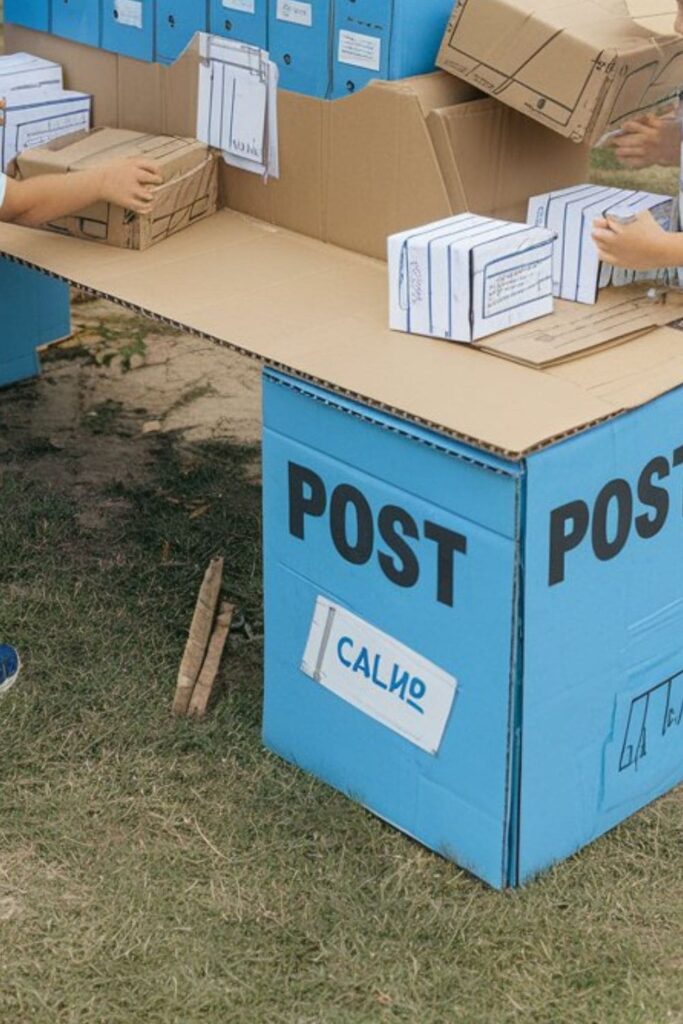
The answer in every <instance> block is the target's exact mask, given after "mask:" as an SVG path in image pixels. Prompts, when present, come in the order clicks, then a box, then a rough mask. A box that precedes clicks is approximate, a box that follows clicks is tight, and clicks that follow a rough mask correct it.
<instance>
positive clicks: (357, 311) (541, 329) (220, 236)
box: [0, 26, 683, 457]
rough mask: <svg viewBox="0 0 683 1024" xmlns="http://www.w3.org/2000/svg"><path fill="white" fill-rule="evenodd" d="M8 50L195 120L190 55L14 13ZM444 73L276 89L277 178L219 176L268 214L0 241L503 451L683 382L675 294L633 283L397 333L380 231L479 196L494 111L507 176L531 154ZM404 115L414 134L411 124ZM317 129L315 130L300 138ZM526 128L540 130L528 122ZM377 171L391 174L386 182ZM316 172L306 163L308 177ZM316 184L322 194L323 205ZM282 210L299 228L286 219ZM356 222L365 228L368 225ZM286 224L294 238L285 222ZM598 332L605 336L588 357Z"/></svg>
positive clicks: (100, 112) (74, 277)
mask: <svg viewBox="0 0 683 1024" xmlns="http://www.w3.org/2000/svg"><path fill="white" fill-rule="evenodd" d="M7 45H8V47H9V49H10V50H11V51H18V50H25V51H29V52H33V53H36V54H38V55H41V56H46V57H50V58H52V59H55V60H57V61H59V62H61V63H62V64H63V65H64V68H65V71H66V76H67V84H68V85H69V86H70V87H72V88H77V89H88V90H89V91H91V92H93V94H94V96H95V120H96V123H97V124H106V123H108V124H111V125H115V126H119V125H120V126H122V127H126V128H131V129H137V130H147V131H162V132H168V133H175V134H187V132H188V131H189V130H191V125H192V124H193V123H194V122H193V118H194V112H195V102H196V95H195V94H194V93H193V92H192V88H191V85H192V82H193V81H194V80H195V79H194V76H193V75H190V74H189V72H188V71H187V70H184V69H185V68H186V65H187V64H188V62H189V61H191V59H192V55H191V54H188V55H187V56H186V57H185V58H183V59H182V60H181V61H180V62H179V64H178V65H176V66H175V67H174V68H170V69H164V68H162V67H158V66H154V65H145V64H141V63H137V62H135V61H132V60H129V59H127V58H118V57H116V56H114V55H113V54H108V53H104V52H100V51H96V50H90V49H88V48H87V47H81V46H78V45H77V44H73V43H68V42H65V41H64V40H59V39H55V38H53V37H50V36H47V35H42V34H40V33H33V32H30V31H28V30H23V29H18V28H16V27H13V26H8V27H7ZM453 82H454V80H451V79H449V77H448V76H445V75H444V76H442V75H435V76H429V77H427V78H424V79H418V80H412V81H411V82H407V83H397V84H396V85H394V86H388V85H381V84H378V85H377V86H370V87H369V88H368V89H366V90H364V91H363V92H361V93H359V94H358V96H357V97H355V98H352V99H348V100H342V101H339V102H338V103H334V104H330V105H326V104H324V103H323V102H322V101H315V100H310V99H306V98H305V97H299V96H293V95H287V94H285V93H283V94H281V101H280V102H281V106H280V116H281V126H282V164H283V177H282V179H281V181H280V182H278V183H271V184H270V185H268V186H266V185H263V184H262V183H261V182H260V181H259V180H258V179H253V178H251V177H250V176H247V175H246V174H245V173H244V172H239V171H234V170H232V169H229V168H225V169H224V171H223V185H224V188H225V189H227V195H228V198H229V199H230V201H231V203H232V204H234V205H236V206H237V207H238V209H240V210H242V211H244V212H247V213H250V214H253V215H255V214H258V213H260V214H261V216H262V219H261V220H254V219H251V218H250V217H245V216H244V215H243V214H242V213H240V212H235V211H234V210H227V209H224V210H222V211H221V212H220V213H218V214H217V215H216V216H215V217H212V218H210V219H209V220H207V221H204V222H203V223H201V224H197V225H196V226H194V227H193V228H192V229H191V230H189V231H187V232H184V233H182V234H180V235H177V236H175V237H173V238H170V239H168V240H167V241H165V242H164V244H163V245H162V246H159V247H157V248H156V249H152V250H150V251H148V252H143V253H132V252H125V251H123V250H116V249H111V248H106V247H99V246H94V245H93V244H92V243H89V242H83V241H80V240H78V239H71V238H62V237H59V236H56V235H50V234H48V233H44V232H35V231H29V230H27V229H24V228H20V227H16V226H10V225H4V226H2V227H1V228H0V253H3V254H5V255H7V256H8V257H9V258H11V259H14V260H17V261H18V262H21V263H24V264H25V265H27V266H31V267H35V268H38V269H41V270H43V271H45V272H47V273H49V274H51V275H53V276H55V277H58V278H61V279H63V280H66V281H70V282H73V283H75V284H77V285H79V286H80V287H83V288H85V289H87V290H90V291H92V292H95V293H98V294H101V295H104V296H107V297H109V298H111V299H113V300H114V301H116V302H119V303H121V304H124V305H126V306H129V307H131V308H133V309H136V310H139V311H140V312H143V313H145V314H148V315H150V316H153V317H156V318H158V319H160V320H162V321H165V322H168V323H171V324H174V325H177V326H179V327H181V328H183V329H185V330H188V331H191V332H193V333H196V334H199V335H202V336H205V337H207V338H210V339H212V340H214V341H216V342H219V343H224V344H227V345H230V346H231V347H233V348H235V349H237V350H239V351H242V352H245V353H248V354H249V355H252V356H255V357H257V358H259V359H262V360H264V361H266V362H268V363H269V364H271V365H273V366H275V367H278V368H282V369H284V370H286V371H288V372H290V373H293V374H296V375H299V376H301V377H305V378H308V379H310V380H313V381H317V382H321V383H323V384H325V385H327V386H328V387H330V388H331V389H333V390H335V391H338V392H340V393H342V394H346V395H350V396H353V397H356V398H358V399H359V400H361V401H363V402H365V403H367V404H369V405H371V406H374V407H375V408H378V409H385V410H391V411H393V412H395V413H396V414H398V415H400V416H403V417H405V418H407V419H410V420H412V421H414V422H416V423H423V424H427V425H429V426H431V427H434V428H435V429H437V430H439V431H441V432H443V433H446V434H449V435H451V436H453V437H455V438H458V439H461V440H464V441H467V442H470V443H473V444H476V445H477V446H479V447H481V448H483V449H487V450H489V451H492V452H497V453H500V454H504V455H508V456H514V457H517V456H520V455H523V454H524V453H527V452H530V451H534V450H536V449H538V448H542V447H545V446H546V445H548V444H550V443H552V442H553V441H556V440H558V439H560V438H562V437H565V436H568V435H570V434H572V433H575V432H577V431H581V430H584V429H586V428H587V427H588V426H590V425H593V424H595V423H597V422H600V421H602V420H606V419H609V418H610V417H614V416H616V415H618V414H619V413H621V412H623V411H624V410H627V409H629V408H633V407H634V406H637V405H641V404H643V403H646V402H648V401H650V400H651V399H653V398H655V397H656V396H658V395H660V394H662V393H663V392H665V391H667V390H671V389H673V388H675V387H677V386H679V385H680V384H681V383H683V334H681V333H679V332H678V331H677V330H674V329H672V328H669V327H666V326H664V327H661V328H659V329H658V327H657V325H658V324H661V323H662V322H665V323H666V322H668V321H669V320H673V319H675V317H676V315H677V313H676V309H675V303H674V308H668V307H667V306H662V305H661V304H657V303H653V302H651V301H649V300H646V299H645V298H644V297H643V296H644V289H641V290H640V291H638V292H637V293H635V297H634V296H633V294H631V295H628V296H627V295H626V294H625V293H624V294H622V293H621V292H618V293H614V295H613V297H612V298H611V299H610V300H609V301H608V302H607V303H604V302H601V303H599V304H598V306H596V307H595V308H594V309H592V310H590V311H589V312H587V311H586V310H585V308H584V307H582V308H581V309H580V311H579V312H578V313H577V312H576V310H575V308H574V307H569V308H568V309H566V310H563V309H562V307H560V312H559V313H558V314H557V315H556V316H555V317H554V318H547V319H544V320H541V321H538V322H537V323H535V324H533V325H525V327H524V328H521V329H519V330H520V331H521V332H522V333H521V334H520V335H518V336H516V337H515V332H509V333H505V334H502V335H499V336H497V337H495V338H492V339H487V347H488V349H489V351H482V350H480V349H479V348H478V347H474V348H470V347H467V348H465V347H461V346H458V345H454V344H448V343H446V342H443V341H435V340H429V339H424V338H417V337H412V336H409V335H402V334H397V333H392V332H391V331H389V329H388V327H387V304H388V303H387V270H386V265H385V264H384V263H383V262H380V261H379V260H378V259H373V258H370V257H369V256H368V255H367V254H366V250H372V252H371V255H380V254H381V255H383V250H382V252H381V253H380V244H379V240H380V238H383V237H384V234H385V233H386V234H388V233H389V232H390V231H392V230H397V229H398V228H400V227H404V226H409V225H410V223H412V222H415V223H418V224H420V223H425V222H427V221H429V220H430V219H435V218H436V217H438V216H448V215H449V214H450V213H452V212H453V210H454V207H453V206H452V205H451V200H450V199H449V194H450V195H451V196H453V195H455V194H456V193H457V189H458V188H459V187H460V185H462V188H463V194H464V195H465V197H467V196H468V194H469V195H470V196H471V195H472V194H474V192H475V191H476V188H477V187H478V182H477V178H478V176H479V175H478V174H477V168H476V167H472V168H471V169H470V175H471V176H470V178H468V179H467V180H466V181H463V169H462V161H459V160H458V156H457V153H458V150H457V145H460V146H462V150H461V152H463V153H464V152H466V151H467V150H468V149H469V147H470V146H473V145H474V143H475V141H480V140H481V138H482V137H483V138H484V139H485V140H486V139H489V140H491V139H494V140H497V141H496V144H497V143H498V141H499V140H500V137H501V136H500V131H502V130H503V129H501V128H500V127H499V126H500V125H503V126H504V133H503V134H505V133H510V137H509V139H508V143H507V146H508V148H507V150H506V152H507V154H508V160H509V162H508V164H507V165H506V167H505V168H504V170H506V171H508V172H509V171H510V170H511V168H512V167H513V166H516V164H515V163H514V162H513V159H516V158H515V157H514V154H515V152H516V151H519V153H520V155H521V156H522V157H523V156H524V154H525V150H526V146H525V141H524V140H525V139H527V138H528V137H529V136H525V134H524V131H525V130H526V129H527V128H529V125H530V124H531V123H530V122H528V121H526V120H525V119H524V118H519V123H518V129H519V133H520V134H516V132H515V133H513V132H512V128H511V125H512V124H513V123H515V122H511V121H509V120H507V115H505V114H504V113H503V112H502V111H503V110H504V108H500V107H499V106H498V105H494V102H493V101H491V100H483V101H482V100H473V99H471V98H468V99H466V101H465V103H464V109H462V110H458V109H455V110H454V109H453V106H452V104H451V105H449V103H448V102H447V101H448V99H449V97H450V98H451V99H452V98H453V96H454V93H453V92H452V90H453V89H456V90H459V89H461V88H462V86H460V85H459V84H458V83H457V82H456V83H455V84H453ZM465 88H467V87H465ZM470 97H471V93H470ZM482 104H483V105H482ZM363 108H367V109H369V110H370V111H371V113H372V117H373V120H372V121H371V122H368V123H366V125H365V127H364V128H363V131H362V132H361V131H360V128H359V126H358V124H356V120H355V114H354V113H353V112H354V110H361V109H363ZM486 111H493V112H494V113H493V115H490V114H487V113H486ZM461 113H462V114H463V115H464V116H463V117H462V118H461V116H460V115H461ZM454 122H458V129H457V133H455V134H453V133H452V132H451V126H452V124H453V123H454ZM407 124H408V125H410V124H412V126H413V128H414V129H415V131H414V132H413V133H412V134H410V133H408V134H406V132H407V127H406V126H407ZM306 126H308V127H306ZM373 126H374V127H373ZM309 129H310V130H311V131H313V135H312V136H311V138H312V139H313V141H314V143H315V144H311V142H310V140H309V143H308V145H306V137H307V136H306V132H307V131H308V130H309ZM380 130H381V134H380V137H379V138H375V137H374V133H375V131H376V132H380ZM529 130H530V131H531V132H534V131H538V130H539V129H538V128H537V126H535V125H533V124H531V127H530V128H529ZM461 131H462V135H461V134H460V132H461ZM345 133H346V134H345ZM359 134H362V135H363V139H362V141H361V143H360V144H359V142H358V139H359ZM546 135H547V138H548V139H550V140H552V142H553V146H558V145H559V149H556V150H555V149H554V148H553V147H550V149H551V150H552V151H553V152H555V153H556V154H562V153H565V152H566V153H567V154H573V156H574V158H575V159H576V162H575V163H573V164H571V165H569V164H567V165H566V168H562V167H561V166H559V165H560V164H561V163H562V162H563V160H562V159H559V158H558V159H557V162H555V163H553V161H552V160H550V156H551V154H550V153H549V161H550V162H549V166H550V167H551V168H554V169H555V170H554V172H553V173H554V174H556V179H555V183H556V184H557V185H558V186H559V185H561V184H571V183H572V182H573V181H577V180H581V179H582V178H583V176H584V174H585V164H584V160H585V152H582V151H581V149H580V148H579V147H576V146H574V145H573V144H572V143H568V142H567V143H564V142H563V140H561V139H560V140H558V139H557V137H556V136H554V135H553V134H552V133H551V132H547V133H546ZM456 136H457V137H456ZM544 137H545V136H544ZM345 138H346V145H345ZM318 143H321V147H322V148H321V150H320V151H318V150H317V149H316V146H317V145H318ZM322 143H324V146H322ZM392 145H393V146H394V148H393V149H391V146H392ZM549 145H550V144H549ZM387 146H388V147H389V151H388V153H387V152H386V151H385V150H386V147H387ZM565 146H566V147H568V148H567V149H566V150H565V149H564V148H563V147H565ZM354 147H355V150H354ZM368 148H369V149H370V151H371V152H372V154H374V155H373V158H372V160H370V159H369V157H368V155H367V152H366V150H367V149H368ZM354 151H355V154H356V159H357V160H358V163H356V161H355V159H354V158H353V152H354ZM438 152H440V153H441V156H440V157H439V156H437V153H438ZM364 153H365V157H364V158H363V160H361V157H362V156H363V154H364ZM331 154H332V155H334V157H335V158H337V159H338V161H339V163H336V161H335V159H332V158H331ZM577 155H578V156H577ZM308 161H312V162H311V163H310V165H309V163H308ZM363 161H364V162H363ZM394 161H397V162H396V163H394ZM531 164H532V165H533V167H530V177H529V179H528V181H527V182H526V183H525V184H524V185H522V184H521V183H515V181H512V182H511V179H512V178H513V177H514V176H513V175H511V174H510V173H508V174H503V173H502V172H501V174H500V176H498V177H497V178H494V181H495V184H494V185H491V186H490V187H489V186H487V187H489V194H490V195H491V196H492V197H493V198H494V199H495V202H496V204H497V207H496V210H497V212H500V210H501V209H502V208H503V207H505V205H506V204H508V205H509V206H511V207H514V205H515V203H516V202H518V201H519V202H521V201H522V200H524V199H526V196H527V195H528V194H530V192H532V191H534V189H536V190H538V188H539V186H540V184H541V183H543V184H544V185H545V186H547V184H548V180H547V177H546V175H545V167H544V166H537V165H536V164H535V163H534V161H531ZM302 167H303V168H304V173H302V172H301V168H302ZM306 168H308V171H306ZM382 168H384V171H385V174H386V175H389V177H388V178H384V179H383V178H382V174H381V172H382ZM373 170H374V173H373ZM481 170H482V178H483V177H484V175H483V169H481ZM565 170H566V174H565V173H564V172H565ZM532 171H533V174H532V173H531V172H532ZM307 173H312V174H313V179H309V180H308V182H306V175H307ZM465 177H466V176H465ZM312 180H315V181H317V182H318V186H317V187H313V186H312V184H311V182H312ZM425 182H426V183H427V184H424V187H421V183H425ZM430 182H431V187H428V185H429V183H430ZM392 183H393V184H392ZM390 186H391V187H390ZM393 186H395V187H393ZM522 192H524V194H522ZM368 194H369V195H370V197H374V198H375V200H376V204H377V208H376V209H375V208H374V207H373V203H372V202H369V201H367V195H368ZM325 195H328V196H330V197H332V198H331V199H330V205H329V206H327V207H326V204H325V202H324V201H323V198H324V196H325ZM358 196H361V197H362V198H363V201H362V202H360V201H358V200H357V198H354V197H358ZM267 197H270V198H267ZM334 197H336V200H335V201H336V202H338V204H339V205H338V206H336V207H335V201H332V199H333V198H334ZM342 198H343V200H344V201H343V202H342ZM259 204H261V205H260V206H259ZM403 204H405V206H404V205H403ZM326 208H327V216H326V217H324V216H323V211H324V210H325V209H326ZM373 209H374V212H373ZM335 210H336V212H335ZM344 210H346V223H344V216H343V214H344ZM287 211H289V213H288V212H287ZM375 214H376V219H374V218H375ZM290 216H291V221H292V222H293V221H296V223H291V222H288V221H289V220H290ZM406 218H407V221H406ZM275 220H277V221H278V222H280V223H281V224H284V225H285V227H284V228H283V227H282V226H280V227H277V226H275V224H274V221H275ZM365 220H367V221H368V222H372V224H373V227H372V230H371V231H366V225H365V224H364V221H365ZM380 225H382V227H381V230H380ZM293 227H296V228H297V229H298V233H294V232H293V231H291V230H286V229H285V228H293ZM307 235H308V236H313V237H306V236H307ZM345 236H346V237H345ZM321 239H326V240H328V241H333V242H336V243H337V244H336V245H330V244H325V242H324V241H322V240H321ZM342 242H344V243H345V245H346V248H341V244H342ZM352 243H353V244H352ZM353 248H355V249H356V251H351V249H353ZM619 307H622V308H621V309H620V308H619ZM574 318H578V320H577V321H576V322H573V321H574ZM596 345H599V346H608V349H607V350H606V351H602V350H599V351H595V352H590V351H587V350H589V349H592V348H594V347H595V346H596ZM615 345H618V347H617V348H616V349H614V350H612V349H611V347H612V346H615ZM494 353H495V354H494ZM615 353H616V355H615ZM501 355H504V356H505V357H506V358H500V356H501ZM569 357H571V361H569Z"/></svg>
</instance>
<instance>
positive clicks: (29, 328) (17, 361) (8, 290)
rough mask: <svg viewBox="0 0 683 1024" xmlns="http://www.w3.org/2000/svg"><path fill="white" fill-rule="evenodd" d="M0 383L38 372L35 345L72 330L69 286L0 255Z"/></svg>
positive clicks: (56, 339) (38, 366) (32, 375)
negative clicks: (0, 325) (0, 328)
mask: <svg viewBox="0 0 683 1024" xmlns="http://www.w3.org/2000/svg"><path fill="white" fill-rule="evenodd" d="M0 324H2V330H0V387H3V386H5V385H7V384H14V383H16V382H17V381H20V380H26V379H27V378H29V377H35V376H36V374H38V373H39V372H40V363H39V360H38V354H37V352H36V348H37V347H38V346H39V345H46V344H48V343H49V342H51V341H59V340H60V339H61V338H66V337H68V335H69V334H70V333H71V312H70V304H69V286H68V285H66V284H64V283H63V282H62V281H57V280H55V279H54V278H52V277H47V276H46V275H45V274H41V273H39V272H38V271H36V270H29V269H28V268H26V267H22V266H19V265H18V264H17V263H12V262H11V261H10V260H7V259H4V258H0Z"/></svg>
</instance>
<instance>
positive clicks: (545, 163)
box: [427, 99, 589, 221]
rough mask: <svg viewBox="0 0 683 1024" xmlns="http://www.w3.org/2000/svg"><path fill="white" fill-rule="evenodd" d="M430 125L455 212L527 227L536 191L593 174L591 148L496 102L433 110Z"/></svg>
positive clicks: (480, 100)
mask: <svg viewBox="0 0 683 1024" xmlns="http://www.w3.org/2000/svg"><path fill="white" fill-rule="evenodd" d="M427 123H428V125H429V129H430V132H431V135H432V140H433V142H434V148H435V150H436V152H437V155H438V157H439V163H440V164H441V167H442V170H443V173H444V179H445V181H446V185H447V188H448V190H449V198H450V201H451V204H452V206H453V208H454V209H456V210H460V209H465V210H471V211H472V212H473V213H486V214H487V215H489V216H493V217H500V218H502V219H504V220H520V221H524V220H525V219H526V209H527V204H528V200H529V196H530V195H534V194H535V192H536V190H537V188H538V189H540V190H541V191H544V190H545V189H546V185H547V182H548V181H549V180H552V181H553V182H556V183H557V184H556V185H554V186H553V187H554V188H563V187H564V185H565V183H566V185H573V184H575V183H576V182H577V181H579V180H580V179H582V176H583V177H584V178H585V177H586V176H587V174H588V159H589V151H588V149H587V148H586V147H584V146H579V145H576V144H575V143H573V142H570V141H569V140H568V139H562V138H558V136H557V135H556V134H555V133H554V132H552V131H551V130H550V129H548V128H545V127H544V126H543V125H539V124H538V123H537V122H535V121H531V120H530V119H529V118H527V117H524V115H523V114H519V113H518V112H517V111H515V110H512V109H511V108H510V107H506V106H504V105H503V104H502V103H499V102H498V101H497V100H494V99H479V100H475V101H473V102H469V103H460V104H458V105H457V106H451V107H447V108H441V109H438V110H434V111H432V112H431V113H430V115H429V117H428V119H427ZM474 154H476V158H475V156H474ZM513 168H514V171H513V170H512V169H513ZM560 182H562V183H563V184H560Z"/></svg>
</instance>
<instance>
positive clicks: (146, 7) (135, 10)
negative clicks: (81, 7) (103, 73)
mask: <svg viewBox="0 0 683 1024" xmlns="http://www.w3.org/2000/svg"><path fill="white" fill-rule="evenodd" d="M155 7H156V0H102V48H103V49H105V50H111V51H113V52H114V53H120V54H123V55H124V56H125V57H134V58H135V59H136V60H146V61H153V60H154V35H155Z"/></svg>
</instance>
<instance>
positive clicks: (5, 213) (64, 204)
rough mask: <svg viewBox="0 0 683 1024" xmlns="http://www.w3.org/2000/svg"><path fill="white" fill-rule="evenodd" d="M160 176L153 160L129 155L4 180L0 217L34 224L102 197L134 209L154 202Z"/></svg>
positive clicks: (145, 208)
mask: <svg viewBox="0 0 683 1024" xmlns="http://www.w3.org/2000/svg"><path fill="white" fill-rule="evenodd" d="M162 182H163V178H162V177H161V174H160V173H159V167H158V165H157V164H156V163H154V161H153V160H145V159H137V158H135V159H131V160H122V161H117V162H116V163H110V164H105V165H103V166H102V167H96V168H93V169H92V170H87V171H76V172H75V173H73V174H46V175H44V176H42V177H37V178H31V179H30V180H28V181H14V180H13V179H12V178H9V179H8V180H7V189H6V192H5V201H4V203H3V204H2V206H0V220H2V221H13V222H14V223H16V224H24V225H26V226H27V227H38V226H39V225H40V224H46V223H48V222H49V221H51V220H58V219H59V218H60V217H66V216H68V215H69V214H71V213H78V211H79V210H83V209H85V208H86V207H87V206H91V205H92V204H93V203H97V202H100V201H102V200H104V201H105V202H109V203H115V204H116V205H117V206H123V207H125V208H126V209H127V210H134V211H135V212H136V213H146V212H148V211H149V210H151V209H152V208H153V206H154V186H155V185H161V184H162Z"/></svg>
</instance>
